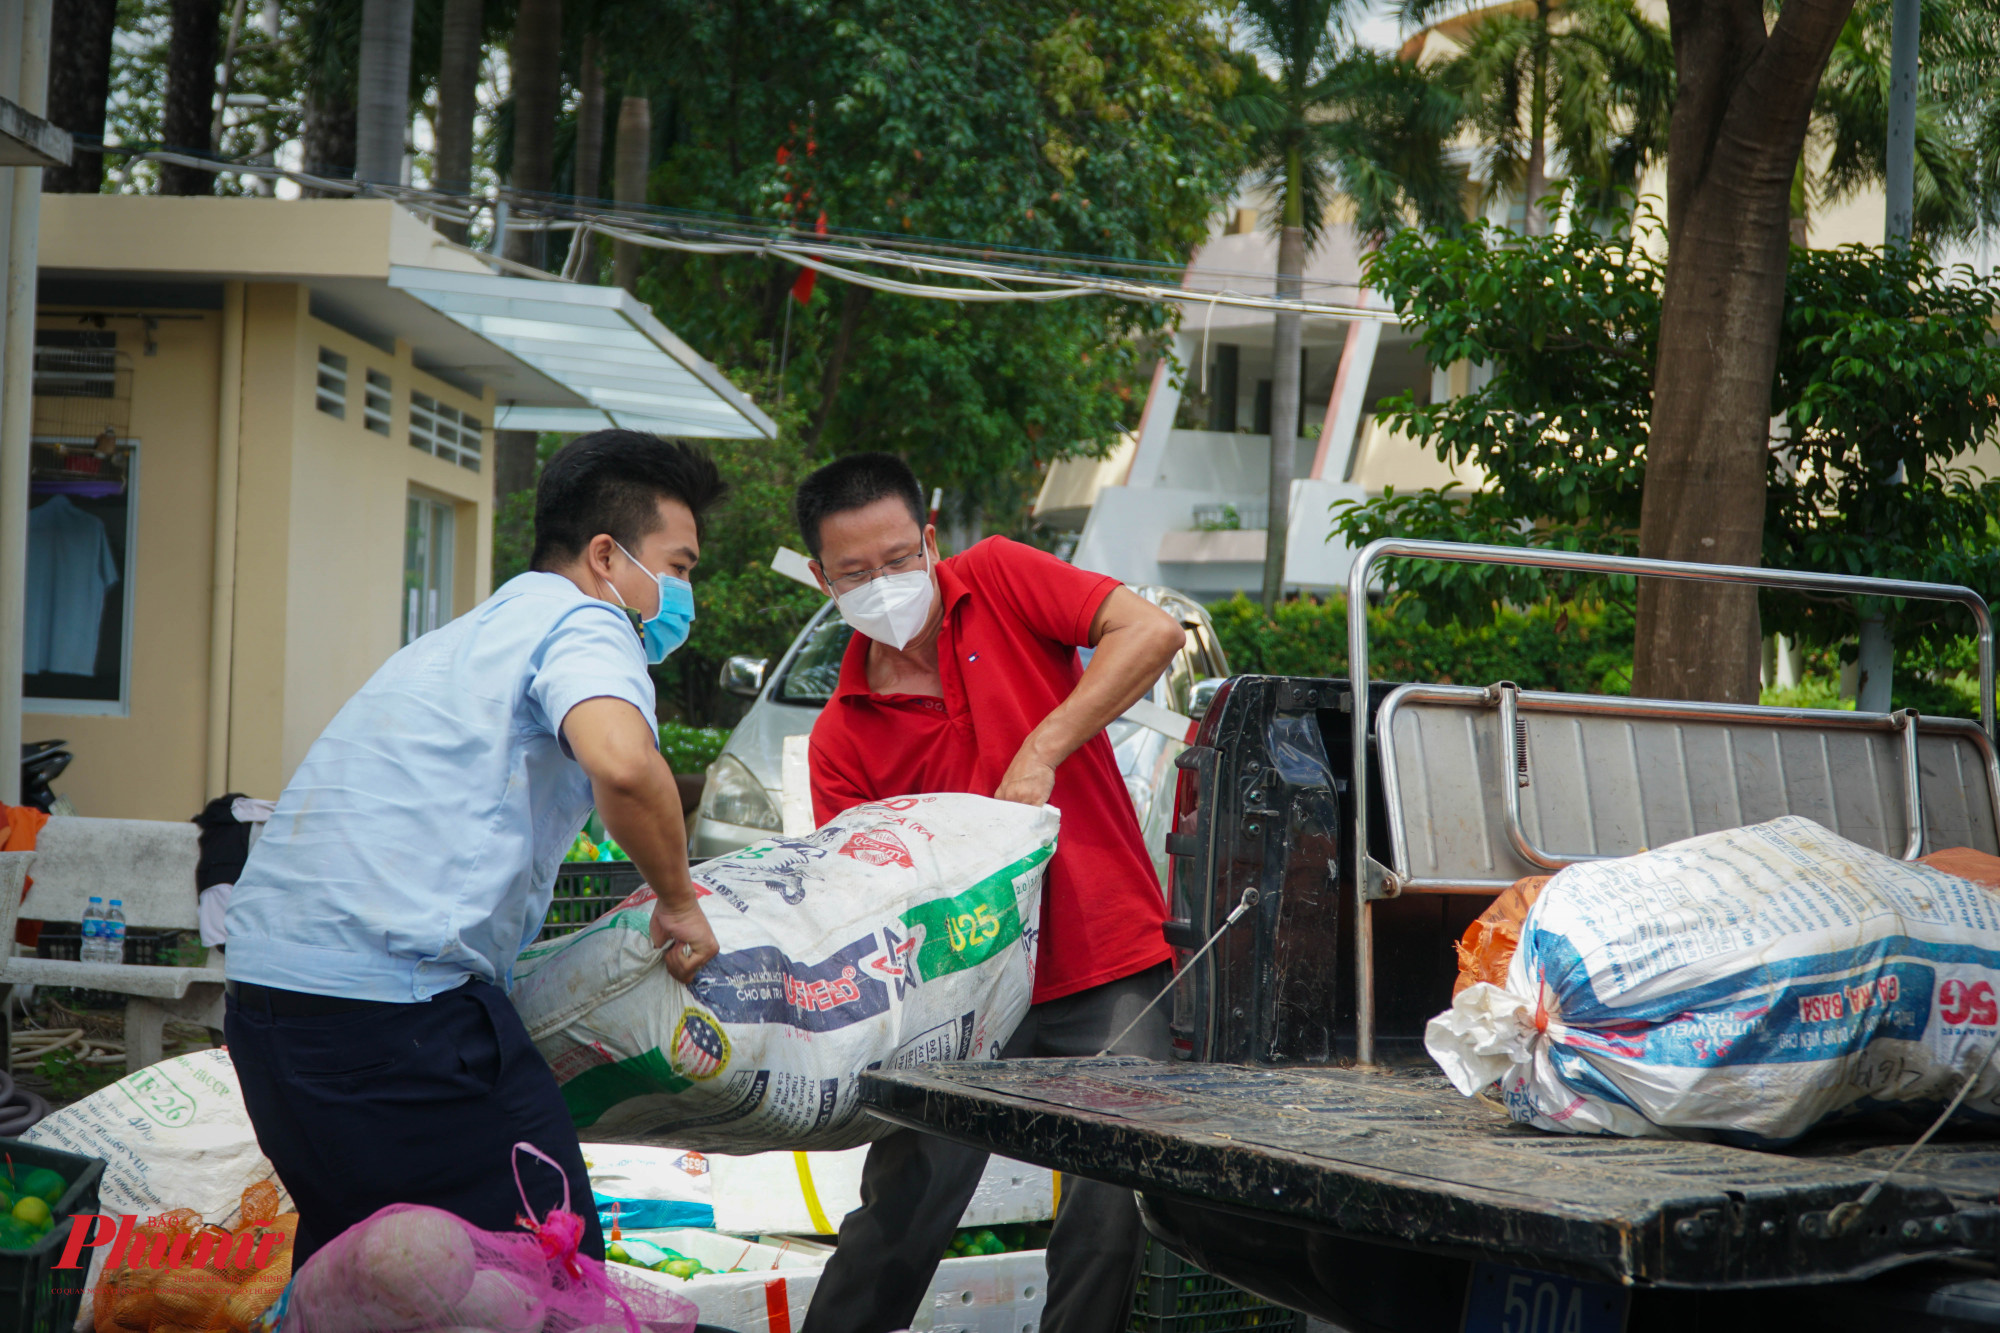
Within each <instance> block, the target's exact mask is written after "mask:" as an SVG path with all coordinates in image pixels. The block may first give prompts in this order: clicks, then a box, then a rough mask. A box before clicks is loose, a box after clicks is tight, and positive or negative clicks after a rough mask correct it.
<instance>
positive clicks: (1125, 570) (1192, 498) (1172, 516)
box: [1072, 477, 1366, 601]
mask: <svg viewBox="0 0 2000 1333" xmlns="http://www.w3.org/2000/svg"><path fill="white" fill-rule="evenodd" d="M1265 498H1266V493H1265V492H1264V491H1262V490H1259V491H1256V492H1239V493H1237V494H1226V493H1217V492H1215V491H1206V490H1204V491H1195V490H1172V489H1165V488H1161V487H1140V486H1107V487H1105V488H1104V489H1103V490H1101V491H1099V492H1098V493H1097V503H1096V504H1095V505H1093V506H1092V507H1091V510H1090V517H1089V519H1088V520H1086V522H1085V524H1084V528H1083V535H1082V536H1081V537H1080V538H1079V539H1078V541H1077V547H1076V554H1075V555H1074V556H1073V557H1072V563H1074V564H1075V565H1076V566H1077V567H1078V568H1080V569H1093V570H1097V571H1099V572H1100V573H1105V574H1110V575H1113V576H1114V577H1116V578H1119V579H1121V580H1123V581H1124V582H1126V583H1131V584H1142V585H1143V584H1148V583H1163V584H1166V585H1167V586H1168V587H1171V588H1178V589H1180V590H1181V591H1182V592H1184V593H1187V594H1188V595H1189V596H1191V597H1195V598H1198V599H1200V600H1202V601H1213V600H1216V599H1218V598H1223V597H1228V596H1229V595H1230V594H1231V593H1235V592H1247V593H1249V594H1251V595H1252V596H1255V595H1256V593H1257V590H1258V588H1259V587H1260V586H1261V585H1262V583H1263V577H1264V575H1263V563H1262V562H1263V558H1264V557H1263V542H1262V541H1261V540H1258V541H1256V543H1255V549H1254V550H1244V551H1240V552H1234V553H1235V554H1243V555H1248V556H1250V557H1251V559H1250V560H1247V561H1245V560H1211V561H1200V562H1195V561H1188V562H1182V561H1172V560H1169V561H1165V562H1163V561H1161V559H1160V558H1159V557H1160V548H1161V542H1162V539H1163V538H1165V537H1166V535H1167V534H1168V533H1170V532H1172V533H1180V532H1186V531H1187V530H1188V529H1190V528H1192V526H1193V521H1192V515H1191V511H1192V509H1193V507H1194V506H1195V505H1198V504H1238V505H1242V504H1263V503H1264V502H1265ZM1365 498H1366V493H1365V492H1364V491H1363V490H1362V489H1361V488H1360V487H1359V486H1353V485H1348V484H1346V483H1342V482H1332V481H1318V480H1314V479H1312V478H1310V477H1302V478H1300V479H1298V480H1296V481H1294V482H1293V483H1292V504H1291V529H1290V532H1289V533H1288V540H1287V541H1286V543H1285V548H1286V549H1285V583H1286V586H1288V587H1292V588H1308V589H1314V590H1326V589H1332V588H1337V587H1340V586H1342V585H1343V584H1344V582H1345V580H1346V578H1347V570H1348V567H1349V566H1350V565H1351V564H1352V563H1353V553H1352V552H1351V551H1349V550H1348V549H1347V548H1346V547H1345V546H1344V545H1342V544H1340V543H1339V542H1329V541H1328V540H1327V538H1328V536H1329V535H1330V534H1331V533H1332V531H1333V523H1332V518H1331V516H1330V515H1329V513H1328V509H1329V507H1330V506H1331V505H1332V504H1333V503H1334V501H1336V500H1359V499H1365ZM1217 535H1219V536H1225V537H1231V538H1238V539H1239V540H1240V538H1242V537H1247V536H1251V535H1252V534H1249V533H1224V534H1217ZM1254 535H1255V536H1256V537H1258V538H1260V539H1261V537H1262V535H1263V534H1262V533H1256V534H1254ZM1210 545H1213V546H1221V545H1223V544H1222V543H1211V544H1210ZM1231 545H1234V543H1231Z"/></svg>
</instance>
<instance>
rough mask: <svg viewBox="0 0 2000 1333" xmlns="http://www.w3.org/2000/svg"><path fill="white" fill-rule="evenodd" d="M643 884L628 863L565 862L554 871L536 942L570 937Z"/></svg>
mask: <svg viewBox="0 0 2000 1333" xmlns="http://www.w3.org/2000/svg"><path fill="white" fill-rule="evenodd" d="M645 882H646V877H645V876H644V875H641V874H640V873H639V867H637V866H635V865H633V864H632V863H631V862H630V861H569V862H565V863H564V864H563V866H562V868H561V869H560V870H558V871H556V884H555V896H554V897H553V898H551V899H550V900H549V914H548V916H547V917H545V918H544V919H543V921H542V933H541V934H540V935H538V936H536V938H537V939H542V940H552V939H556V938H557V937H559V936H562V935H572V934H575V933H576V932H577V931H579V930H582V929H583V928H584V927H585V926H587V925H589V924H590V923H591V922H593V921H595V920H597V918H599V917H601V916H603V915H604V914H605V913H606V912H608V911H610V910H611V909H612V908H614V907H616V906H618V904H620V903H622V902H624V901H625V900H626V899H627V898H629V897H631V896H632V891H633V890H634V889H637V888H638V887H639V886H640V885H642V884H644V883H645Z"/></svg>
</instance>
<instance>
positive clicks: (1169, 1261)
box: [1131, 1240, 1300, 1333]
mask: <svg viewBox="0 0 2000 1333" xmlns="http://www.w3.org/2000/svg"><path fill="white" fill-rule="evenodd" d="M1299 1319H1300V1316H1299V1313H1298V1311H1296V1310H1287V1309H1285V1308H1284V1307H1283V1306H1279V1305H1273V1304H1271V1303H1270V1302H1269V1301H1265V1300H1260V1299H1258V1298H1257V1297H1255V1296H1252V1295H1251V1294H1250V1293H1249V1292H1247V1291H1245V1290H1243V1288H1241V1287H1237V1286H1232V1285H1230V1284H1229V1283H1227V1282H1224V1281H1223V1280H1222V1279H1221V1278H1219V1277H1216V1276H1215V1275H1213V1274H1212V1273H1205V1272H1203V1271H1202V1270H1201V1269H1199V1268H1196V1267H1195V1266H1194V1265H1193V1264H1191V1263H1189V1262H1188V1261H1187V1260H1185V1259H1183V1258H1181V1257H1180V1256H1179V1255H1178V1254H1175V1253H1174V1252H1173V1251H1172V1250H1170V1249H1168V1248H1167V1247H1166V1246H1164V1245H1162V1244H1160V1243H1159V1242H1158V1241H1156V1240H1148V1241H1147V1242H1146V1261H1145V1263H1144V1264H1143V1265H1141V1267H1140V1271H1139V1290H1138V1293H1137V1294H1136V1295H1135V1296H1134V1297H1133V1299H1132V1325H1131V1327H1132V1333H1247V1331H1248V1330H1252V1329H1254V1330H1256V1333H1298V1329H1299Z"/></svg>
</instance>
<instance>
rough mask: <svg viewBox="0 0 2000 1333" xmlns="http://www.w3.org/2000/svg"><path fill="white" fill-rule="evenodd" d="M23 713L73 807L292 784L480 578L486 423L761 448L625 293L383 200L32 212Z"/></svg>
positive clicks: (755, 424) (104, 199) (118, 203)
mask: <svg viewBox="0 0 2000 1333" xmlns="http://www.w3.org/2000/svg"><path fill="white" fill-rule="evenodd" d="M34 412H35V420H34V432H33V467H32V472H31V479H30V499H29V505H30V507H29V512H28V528H29V561H28V595H27V612H28V615H27V634H26V649H25V651H26V656H27V661H26V665H25V678H26V688H25V694H26V696H27V698H26V700H25V702H24V705H23V713H24V721H25V730H26V732H27V736H28V739H30V740H34V739H40V738H43V737H56V736H59V737H63V738H66V739H67V740H68V741H69V742H70V746H71V748H72V750H73V751H74V752H75V754H76V761H75V763H74V765H73V766H72V767H71V768H70V770H69V771H68V772H67V773H66V774H64V777H63V782H62V788H63V791H64V793H65V794H66V795H67V796H69V797H70V799H71V800H72V801H73V802H74V803H75V805H76V808H77V810H78V812H79V813H82V814H87V815H100V816H113V817H122V818H146V819H185V818H187V817H188V816H190V815H192V814H193V813H194V812H195V811H197V810H198V809H200V808H201V806H202V804H203V802H204V801H205V800H207V799H208V798H209V797H212V796H214V795H217V794H219V793H221V792H224V791H231V790H236V791H247V792H251V793H254V794H257V795H261V796H275V795H277V793H278V791H279V790H280V789H281V788H282V787H283V785H284V783H285V781H286V780H287V779H288V778H289V777H290V775H291V773H292V770H293V769H294V768H295V767H296V766H297V764H298V762H299V760H300V759H301V758H302V757H303V755H304V753H305V750H306V748H307V747H308V746H309V745H310V744H311V743H312V741H313V740H314V738H315V737H317V735H318V734H319V732H320V730H321V729H322V728H323V727H324V726H325V724H326V723H327V722H328V721H329V720H330V719H331V718H332V716H333V714H334V713H335V712H336V711H337V710H338V709H339V708H340V706H341V705H342V704H343V703H344V702H345V701H346V700H347V698H348V697H349V696H350V695H351V694H352V693H353V692H354V690H355V689H357V688H358V687H359V686H360V685H361V684H362V683H363V682H364V681H366V680H367V678H368V677H369V675H370V674H371V673H373V672H374V670H375V669H376V668H377V667H378V666H380V665H381V663H382V662H383V661H384V660H385V659H387V658H388V657H389V655H390V654H392V653H393V652H395V651H396V649H397V648H399V647H400V646H401V645H402V644H404V643H407V642H408V641H409V640H410V639H411V638H413V637H415V636H416V635H418V634H421V633H424V632H426V631H427V630H430V629H433V628H436V627H437V626H438V625H441V624H443V623H445V622H446V621H448V620H450V619H451V618H452V617H453V616H456V615H458V614H461V613H463V612H465V611H467V610H469V609H471V607H473V606H474V605H475V604H476V603H478V602H479V601H480V600H481V599H483V598H484V597H485V596H486V595H487V594H488V592H490V591H491V589H490V586H489V585H490V574H489V571H490V569H491V544H492V530H493V524H492V494H493V481H492V477H491V468H490V462H489V455H490V452H491V446H490V440H491V431H492V430H493V429H494V428H495V427H496V426H499V427H515V428H541V429H564V430H581V429H589V428H593V427H596V426H603V425H607V424H612V423H614V422H617V423H622V424H631V425H637V426H640V427H642V428H650V429H656V430H663V431H669V432H672V433H677V434H687V435H735V436H768V435H769V434H770V433H771V432H772V427H771V424H770V422H769V419H768V418H766V417H765V416H764V415H763V413H761V412H759V411H758V410H757V409H756V408H755V407H754V406H752V405H751V404H750V403H749V402H748V401H747V400H745V399H743V398H742V397H741V395H739V394H737V393H736V392H735V390H734V389H733V388H730V387H729V386H728V384H727V381H726V380H724V379H723V378H722V377H721V375H720V374H719V373H718V372H716V371H715V370H714V368H713V367H712V366H709V365H708V364H707V363H706V362H703V361H701V359H700V358H699V357H696V356H694V354H693V353H692V352H690V351H689V350H688V349H687V348H686V347H685V346H684V345H682V344H680V343H679V342H678V341H677V340H675V339H673V337H672V335H671V334H668V333H667V332H666V330H664V329H662V328H660V327H659V326H658V324H657V323H656V322H654V321H653V320H652V317H651V315H650V314H649V313H647V312H646V311H645V310H644V308H643V307H641V306H639V305H638V304H637V303H636V302H634V301H633V300H632V298H631V297H630V296H629V295H627V294H625V293H623V292H621V291H618V290H617V289H615V288H610V289H607V288H596V287H579V286H577V285H575V284H570V283H563V282H559V281H549V282H540V281H535V280H531V279H525V278H505V277H495V276H493V275H492V273H491V272H490V271H489V270H488V268H487V267H486V265H485V264H483V263H482V262H481V261H480V260H479V259H477V258H476V257H474V256H472V255H469V254H467V253H465V252H463V251H462V250H460V249H458V248H457V247H454V246H451V245H450V244H448V243H447V242H444V241H443V240H442V239H441V238H439V237H438V236H437V235H436V233H434V232H432V231H431V230H430V229H429V228H428V227H427V226H426V225H424V223H422V222H421V221H420V220H418V219H417V218H416V217H415V216H413V215H412V214H410V213H408V212H405V211H403V210H402V209H400V208H398V207H396V206H395V205H394V204H391V203H389V202H387V201H381V200H316V201H292V202H287V201H279V200H252V199H188V198H159V197H139V196H110V195H50V196H47V197H45V198H44V200H43V201H42V247H41V282H40V291H39V302H38V308H37V312H36V321H35V398H34Z"/></svg>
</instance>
